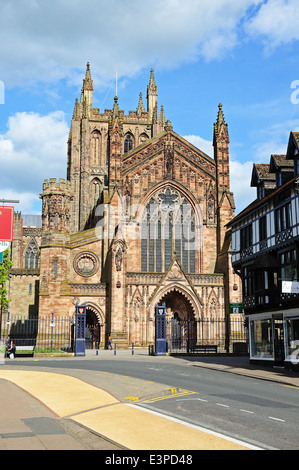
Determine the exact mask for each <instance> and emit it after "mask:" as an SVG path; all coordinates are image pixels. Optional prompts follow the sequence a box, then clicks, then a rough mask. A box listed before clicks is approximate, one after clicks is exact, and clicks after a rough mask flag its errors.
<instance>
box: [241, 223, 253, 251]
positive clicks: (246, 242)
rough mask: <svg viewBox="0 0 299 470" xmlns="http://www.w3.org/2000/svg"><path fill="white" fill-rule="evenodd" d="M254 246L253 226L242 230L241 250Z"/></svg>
mask: <svg viewBox="0 0 299 470" xmlns="http://www.w3.org/2000/svg"><path fill="white" fill-rule="evenodd" d="M251 245H252V224H250V225H247V226H246V227H243V228H241V250H244V249H245V248H248V247H249V246H251Z"/></svg>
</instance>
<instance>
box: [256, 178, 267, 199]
mask: <svg viewBox="0 0 299 470" xmlns="http://www.w3.org/2000/svg"><path fill="white" fill-rule="evenodd" d="M265 195H266V193H265V185H264V182H263V181H262V182H261V183H259V184H258V187H257V198H258V200H259V201H260V200H261V199H263V198H264V197H265Z"/></svg>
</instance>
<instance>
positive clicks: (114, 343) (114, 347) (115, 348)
mask: <svg viewBox="0 0 299 470" xmlns="http://www.w3.org/2000/svg"><path fill="white" fill-rule="evenodd" d="M114 356H116V343H114Z"/></svg>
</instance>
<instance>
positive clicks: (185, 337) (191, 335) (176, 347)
mask: <svg viewBox="0 0 299 470" xmlns="http://www.w3.org/2000/svg"><path fill="white" fill-rule="evenodd" d="M167 344H168V350H169V351H181V352H184V351H186V352H189V350H190V349H191V348H192V347H193V346H195V344H196V322H195V321H191V320H178V319H176V318H172V319H171V320H169V322H168V325H167Z"/></svg>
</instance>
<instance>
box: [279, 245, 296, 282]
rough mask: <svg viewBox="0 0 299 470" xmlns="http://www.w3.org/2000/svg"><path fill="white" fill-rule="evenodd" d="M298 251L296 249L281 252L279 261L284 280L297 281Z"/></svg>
mask: <svg viewBox="0 0 299 470" xmlns="http://www.w3.org/2000/svg"><path fill="white" fill-rule="evenodd" d="M296 258H297V253H296V250H295V249H293V250H289V251H284V252H283V253H280V255H279V263H280V269H281V272H280V274H281V280H282V281H297V260H296Z"/></svg>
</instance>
